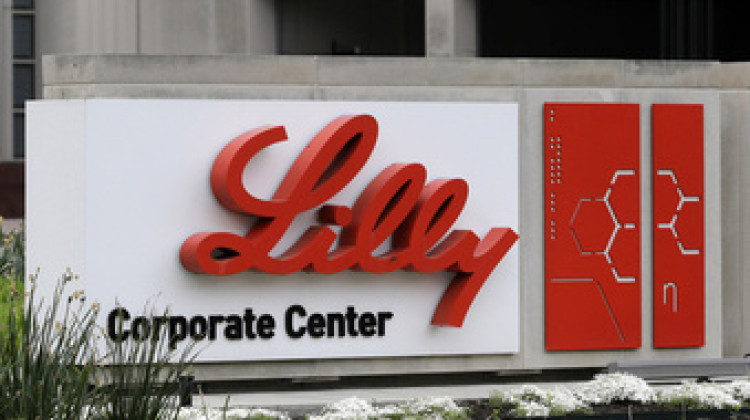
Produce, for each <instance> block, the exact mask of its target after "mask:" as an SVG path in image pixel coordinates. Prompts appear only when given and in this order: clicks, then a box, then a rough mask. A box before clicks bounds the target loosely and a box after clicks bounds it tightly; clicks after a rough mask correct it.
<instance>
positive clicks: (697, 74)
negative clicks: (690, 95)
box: [42, 55, 750, 88]
mask: <svg viewBox="0 0 750 420" xmlns="http://www.w3.org/2000/svg"><path fill="white" fill-rule="evenodd" d="M42 67H43V79H44V84H45V86H61V85H85V84H94V85H99V84H119V85H130V84H134V85H147V84H157V85H161V84H166V85H269V86H287V85H293V86H300V85H305V86H332V87H334V86H412V87H414V86H457V87H458V86H465V87H611V88H615V87H618V88H626V87H635V88H639V87H649V88H655V87H665V88H745V87H750V71H748V70H750V63H719V62H711V61H682V62H678V61H626V60H581V59H573V60H543V59H505V58H498V59H494V58H439V57H333V56H320V57H318V56H278V55H276V56H258V55H201V56H194V55H193V56H188V55H169V56H168V55H54V56H45V57H44V58H43V60H42Z"/></svg>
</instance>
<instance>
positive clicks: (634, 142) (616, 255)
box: [544, 103, 641, 350]
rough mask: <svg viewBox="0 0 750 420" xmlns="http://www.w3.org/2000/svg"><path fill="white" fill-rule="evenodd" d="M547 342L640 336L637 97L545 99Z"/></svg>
mask: <svg viewBox="0 0 750 420" xmlns="http://www.w3.org/2000/svg"><path fill="white" fill-rule="evenodd" d="M544 151H545V152H544V166H545V177H544V183H545V191H544V197H545V211H544V214H545V241H544V244H545V246H544V250H545V269H546V272H545V325H546V328H545V332H546V348H547V350H586V349H622V348H637V347H640V345H641V271H640V267H641V258H640V255H641V248H640V241H641V223H640V172H639V162H640V158H639V108H638V105H637V104H567V103H547V104H545V105H544Z"/></svg>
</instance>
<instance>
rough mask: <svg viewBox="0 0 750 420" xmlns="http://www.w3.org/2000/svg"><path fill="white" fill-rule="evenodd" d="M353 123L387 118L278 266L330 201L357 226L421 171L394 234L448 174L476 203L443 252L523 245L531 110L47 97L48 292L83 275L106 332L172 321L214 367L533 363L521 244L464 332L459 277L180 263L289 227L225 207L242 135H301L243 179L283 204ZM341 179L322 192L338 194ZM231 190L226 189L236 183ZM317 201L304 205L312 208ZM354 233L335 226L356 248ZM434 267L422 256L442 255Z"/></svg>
mask: <svg viewBox="0 0 750 420" xmlns="http://www.w3.org/2000/svg"><path fill="white" fill-rule="evenodd" d="M345 115H351V116H354V115H367V116H371V117H366V118H367V119H368V121H370V122H373V121H374V122H375V123H376V124H377V134H376V137H374V139H375V143H374V148H373V149H372V151H371V154H370V155H369V156H364V160H363V161H362V162H363V163H362V167H361V169H360V170H358V171H354V173H353V176H352V177H351V179H348V178H347V179H346V181H347V182H344V183H343V184H342V185H341V188H340V189H338V188H337V189H336V191H332V193H331V194H332V195H330V197H328V196H326V197H323V198H324V199H325V203H313V205H314V206H315V208H311V209H309V210H304V211H301V212H299V214H297V215H296V216H294V217H293V219H291V220H292V221H291V222H290V226H289V227H288V229H285V230H284V233H283V237H281V238H280V239H279V240H278V242H276V243H274V244H273V249H272V250H270V251H269V252H267V253H266V254H267V255H266V256H268V257H269V258H271V259H274V258H279V259H281V258H283V255H282V254H283V253H284V252H285V251H287V250H288V249H289V248H290V247H292V246H293V245H294V244H295V243H298V242H299V241H300V237H301V236H302V235H303V233H304V232H305V231H306V229H308V228H310V227H312V226H319V225H321V223H323V222H321V221H320V220H317V219H316V212H317V211H318V209H319V208H320V207H321V206H322V205H323V204H329V205H332V206H339V207H331V209H335V208H338V209H341V208H342V207H341V206H345V207H347V208H348V209H352V208H354V210H353V213H354V216H353V217H354V219H355V221H356V220H357V217H358V216H357V214H358V213H357V212H358V211H359V210H357V205H356V203H357V202H359V201H358V200H360V199H361V196H363V195H367V194H365V193H364V191H365V190H368V188H374V187H372V186H371V185H373V184H378V181H377V180H379V179H380V180H382V179H384V178H382V176H383V173H384V170H385V169H386V168H389V167H391V165H393V164H419V165H421V167H423V168H424V170H426V177H425V179H424V180H421V179H418V177H417V178H408V177H407V178H408V179H407V178H404V179H406V181H404V182H402V184H398V185H400V186H401V188H397V191H394V192H393V194H391V195H390V196H388V197H387V198H388V200H385V201H383V203H385V204H384V207H383V208H382V209H381V211H380V213H378V214H380V217H379V218H378V220H377V221H375V222H373V226H378V224H379V223H381V222H383V224H385V223H386V222H384V220H386V221H387V220H388V218H389V217H390V216H388V215H387V214H388V213H389V212H391V211H392V212H393V213H394V214H395V213H396V212H397V211H398V201H399V200H400V199H402V198H404V197H406V196H408V195H409V194H410V192H409V191H411V188H416V190H414V191H416V192H419V191H423V192H424V191H427V190H428V189H429V187H424V185H425V184H426V183H427V184H428V185H437V184H439V183H440V182H437V183H434V184H429V183H431V182H432V181H435V180H437V179H462V180H465V181H466V182H465V184H467V185H468V198H467V200H466V204H465V207H464V208H463V210H462V211H461V212H460V215H458V216H457V219H456V220H455V222H454V223H452V225H451V226H449V229H448V230H447V233H446V235H444V237H443V239H442V241H443V242H446V243H448V242H450V240H449V239H450V238H448V239H446V236H447V235H450V232H453V231H471V232H473V233H474V234H475V235H476V237H478V239H479V240H483V239H487V241H486V242H487V243H490V242H491V241H490V240H491V239H492V238H490V236H492V235H490V233H492V232H495V231H492V232H491V229H493V228H509V229H512V230H513V231H515V232H518V207H519V191H518V184H519V183H518V131H517V130H518V128H517V127H518V110H517V105H515V104H478V103H471V104H466V103H384V102H372V103H371V102H289V101H199V100H74V101H40V102H34V103H31V104H30V105H29V108H28V122H27V124H28V131H27V133H28V134H27V156H28V157H27V206H26V209H27V241H28V262H27V266H28V269H29V271H35V270H36V269H37V268H39V269H40V270H41V275H40V282H41V285H42V286H43V289H47V290H50V289H51V287H52V285H54V282H55V279H56V277H57V276H58V275H59V274H60V273H62V272H63V271H64V270H65V268H66V267H70V268H71V269H72V270H73V271H74V272H76V273H80V275H81V278H82V283H83V287H84V288H85V291H86V294H87V296H88V298H89V300H90V301H96V302H99V303H100V305H101V315H100V320H99V322H100V323H101V325H102V326H103V327H104V328H105V329H107V330H108V331H109V333H110V334H114V337H116V338H117V339H133V336H135V337H136V338H137V337H139V336H145V335H146V334H147V330H148V327H149V326H153V324H154V323H155V322H161V323H164V324H166V325H169V328H171V330H170V332H171V335H172V337H173V339H174V340H175V342H176V343H179V342H182V341H185V340H189V339H191V338H190V337H200V338H202V339H203V340H202V342H203V343H206V344H207V347H206V348H205V349H204V350H203V351H202V353H201V354H200V358H199V360H203V361H233V360H263V359H292V358H337V357H380V356H407V355H447V354H499V353H514V352H518V351H519V335H520V333H519V328H520V321H519V247H518V245H517V243H516V244H514V245H512V246H511V247H510V250H509V251H508V252H507V254H505V255H504V257H502V259H500V260H499V262H498V263H497V264H494V263H493V265H492V266H491V267H490V269H491V272H490V274H489V275H487V276H486V282H484V283H483V284H482V283H481V282H479V286H481V287H480V288H479V290H478V292H476V296H475V297H474V294H473V293H469V295H470V298H469V301H470V302H469V303H470V306H469V307H468V311H466V313H465V318H462V319H461V320H462V322H461V323H460V324H461V326H460V327H458V326H445V325H435V324H440V323H441V322H433V316H435V317H436V318H435V319H438V317H437V315H435V313H436V308H437V307H438V305H439V304H440V305H445V307H446V308H448V309H446V311H447V312H446V313H448V312H451V311H452V312H451V313H455V310H454V309H451V308H454V307H455V306H456V305H458V306H460V305H461V304H462V302H463V303H466V299H467V298H466V296H465V292H466V290H464V289H461V292H460V293H458V292H456V293H455V294H454V296H452V297H454V298H455V299H454V300H455V301H454V300H451V299H450V298H444V297H443V296H444V294H445V293H446V289H447V288H448V285H449V284H451V283H452V279H453V278H454V277H455V276H456V272H455V270H454V272H449V271H445V270H442V269H441V270H438V271H436V272H434V271H435V270H432V271H433V272H430V271H431V270H428V269H420V268H419V267H416V270H415V269H414V266H416V265H417V264H416V263H414V264H412V266H410V267H411V268H412V270H410V271H407V270H401V269H395V270H391V269H384V270H381V272H379V273H375V272H374V271H377V270H375V269H371V268H369V269H368V268H367V266H366V265H367V264H364V263H363V264H360V265H361V267H359V268H363V269H362V270H360V271H355V270H350V269H342V270H335V271H334V272H333V273H331V274H323V273H321V271H324V270H321V269H320V267H319V266H317V265H314V264H312V263H313V261H312V259H311V261H310V263H311V264H309V265H308V266H307V268H308V270H307V271H299V270H296V269H295V270H293V272H291V273H290V274H286V275H277V274H271V273H269V271H272V270H270V269H264V268H262V267H261V269H258V266H255V267H254V268H255V269H254V270H251V271H246V270H245V268H242V269H240V270H238V272H237V273H235V274H231V275H215V274H212V273H208V274H206V273H196V272H193V271H196V270H190V269H188V268H186V263H185V261H181V258H180V250H181V248H183V246H184V244H185V243H186V241H187V240H188V238H191V237H192V236H193V235H195V234H197V233H201V232H205V233H206V234H207V235H209V236H208V237H210V238H214V236H210V235H212V234H215V233H220V232H225V233H227V235H229V236H231V237H232V238H238V239H237V240H238V241H240V242H241V243H245V242H242V241H245V239H243V238H244V236H245V235H246V234H247V233H248V230H249V229H251V228H253V229H261V227H259V226H261V225H262V223H264V220H265V222H269V221H273V220H274V219H273V218H269V217H268V216H267V215H266V217H265V219H264V220H260V218H259V217H257V216H253V215H250V214H242V212H241V211H239V212H238V211H236V209H235V211H230V209H228V208H227V205H226V203H222V202H221V201H220V200H219V198H218V197H217V193H216V191H215V190H216V188H217V187H216V185H214V186H213V189H212V183H211V182H212V181H211V171H212V167H214V166H215V164H216V162H217V156H219V155H220V153H225V152H222V150H226V149H225V147H227V145H228V144H230V142H232V140H233V139H236V138H238V136H241V135H242V134H243V133H246V132H248V131H249V130H254V129H258V128H260V127H264V126H281V127H284V128H285V130H286V131H285V133H286V137H287V139H286V140H283V139H275V140H274V141H273V142H271V143H272V144H271V143H269V144H266V145H264V146H263V147H258V148H257V150H256V151H255V153H254V154H253V155H252V159H248V160H247V164H246V165H244V164H243V166H244V170H243V171H242V172H241V178H242V179H241V184H240V185H241V187H242V188H243V191H244V192H243V194H244V193H246V194H247V195H249V196H252V197H255V198H257V199H258V200H259V201H263V202H265V203H268V200H270V199H271V198H273V197H274V196H275V194H276V198H278V195H279V194H281V193H279V191H277V188H279V185H280V184H281V183H282V179H285V177H287V176H288V174H287V172H288V171H289V170H290V168H291V167H292V166H293V164H294V162H295V160H296V159H297V158H298V156H300V155H301V154H303V155H305V156H313V155H314V153H313V152H311V151H310V150H308V149H311V148H312V149H314V148H315V147H314V145H313V144H312V143H311V140H312V139H314V138H316V135H318V137H317V138H320V137H321V136H323V137H325V133H326V132H325V131H322V130H324V129H328V130H333V129H334V128H335V127H333V128H331V127H332V126H333V125H334V123H335V122H336V121H341V120H337V118H339V117H341V116H345ZM363 118H365V117H363ZM368 124H369V123H368ZM326 127H328V128H326ZM261 131H262V130H261ZM334 131H335V130H334ZM255 133H258V131H256V132H255ZM319 133H322V134H319ZM339 133H341V132H339ZM251 134H252V133H251ZM360 135H362V133H360ZM329 137H331V136H329ZM334 137H335V136H334ZM364 137H366V136H365V135H362V138H364ZM249 138H250V140H248V141H253V142H256V141H261V140H262V139H261V137H259V136H257V135H256V136H255V137H253V136H252V135H250V137H249ZM276 140H278V141H276ZM364 141H365V140H361V141H360V142H359V143H357V142H355V141H350V142H349V143H346V145H345V146H343V147H342V148H340V149H341V150H340V151H339V153H338V154H337V155H336V157H335V158H333V159H329V160H328V161H327V162H329V163H326V165H328V166H329V169H330V168H333V169H336V166H337V165H339V166H341V165H342V164H343V165H345V164H346V162H347V161H348V159H350V158H352V156H354V155H356V154H357V153H359V152H358V151H356V150H355V151H351V150H349V149H357V148H358V147H359V146H358V145H360V144H362V142H364ZM308 143H310V146H309V147H308V149H306V146H307V145H308ZM305 150H307V151H305ZM230 152H231V150H230ZM230 152H226V153H230ZM349 152H351V153H349ZM321 153H323V152H321ZM347 153H349V154H347ZM230 154H231V153H230ZM316 156H318V157H320V156H319V155H316ZM352 159H353V158H352ZM342 162H344V163H342ZM295 165H297V164H295ZM417 166H418V165H417ZM403 167H409V168H411V169H414V168H416V166H415V165H411V166H410V165H401V166H398V167H391V169H389V171H394V173H398V174H400V173H401V172H398V171H397V169H398V168H403ZM417 169H418V168H417ZM417 169H415V170H417ZM331 170H332V169H331ZM328 172H330V171H329V170H327V172H326V173H325V174H324V175H321V176H320V177H319V178H320V179H318V181H316V183H315V184H314V186H313V187H311V188H312V189H314V188H318V187H320V186H321V185H322V184H325V182H326V180H327V179H329V178H330V177H329V176H328V175H330V174H328ZM417 172H418V170H417ZM414 173H416V172H414ZM333 176H335V175H331V177H333ZM378 177H381V178H378ZM217 179H219V181H216V182H218V183H221V182H220V181H222V180H223V182H227V179H228V178H221V176H218V178H217ZM301 179H304V177H302V178H301ZM391 179H393V178H391ZM373 180H376V181H373ZM299 182H303V181H299ZM412 184H414V185H412ZM310 185H313V184H310ZM368 186H369V187H368ZM279 189H280V188H279ZM310 194H311V195H312V192H311V193H310ZM303 195H304V194H300V193H299V191H297V192H296V193H295V194H293V196H294V197H295V199H297V198H298V197H300V196H303ZM394 197H395V198H394ZM415 197H416V196H415ZM420 197H422V196H420ZM454 199H455V197H454ZM290 200H291V199H290ZM300 200H302V199H300ZM311 200H312V199H311ZM362 200H363V199H362ZM404 200H406V199H405V198H404ZM451 200H453V199H446V200H445V203H444V204H445V205H444V206H441V208H440V209H437V208H435V209H433V213H435V214H437V216H434V219H433V220H432V221H431V222H430V226H433V225H438V224H439V219H440V218H441V217H443V216H444V214H445V213H450V209H451V208H452V207H451V205H452V204H451V205H449V204H450V203H449V201H451ZM456 200H457V199H456ZM277 201H278V200H277ZM282 201H283V200H282ZM381 201H382V200H381ZM454 201H455V200H454ZM446 209H447V210H446ZM344 210H347V209H344ZM360 210H361V209H360ZM347 211H348V210H347ZM381 213H382V214H381ZM261 216H262V215H261ZM351 217H352V212H348V213H347V212H344V217H343V218H342V219H337V220H338V221H339V222H341V220H344V219H348V218H351ZM394 217H395V216H394ZM410 217H411V216H410ZM445 217H447V216H445ZM321 220H322V219H321ZM425 220H428V219H425ZM345 221H346V220H345ZM352 223H355V222H352ZM334 224H335V223H334ZM340 224H342V225H346V223H340ZM360 224H361V223H360ZM430 228H431V227H430ZM344 229H346V228H344ZM428 229H429V228H428ZM342 230H343V229H342V228H341V227H340V226H329V227H327V228H325V232H333V233H335V234H336V235H339V236H340V235H344V234H343V233H342ZM460 235H464V234H460ZM460 235H458V236H460ZM465 235H469V234H466V233H465ZM469 236H470V235H469ZM303 239H304V238H303ZM357 241H360V242H361V240H359V239H357ZM240 242H238V243H240ZM248 243H250V241H249V240H248ZM487 243H485V242H481V243H479V244H477V243H473V247H468V248H467V247H464V248H466V249H469V251H470V252H469V253H464V254H461V256H459V257H456V264H455V266H454V267H453V268H454V269H457V270H458V271H459V272H470V271H473V270H474V269H472V268H466V267H471V265H472V263H474V262H475V260H476V259H477V258H475V257H476V255H478V254H480V253H481V252H483V251H482V249H483V248H482V247H483V246H484V245H487ZM337 246H339V247H342V245H341V244H340V243H339V244H338V245H337V244H334V245H333V246H332V247H331V248H330V249H329V250H326V249H323V250H320V251H319V252H317V253H316V255H318V257H319V258H318V259H319V260H320V259H325V258H328V256H329V255H330V254H328V253H329V252H332V250H334V249H335V248H336V247H337ZM217 248H221V247H217ZM229 248H231V247H229ZM485 248H486V247H485ZM389 249H391V245H390V239H388V240H387V241H385V243H383V244H382V245H380V246H379V247H378V249H377V250H375V251H373V252H369V251H368V255H370V256H372V255H375V256H376V257H380V256H381V254H382V253H383V252H386V251H388V250H389ZM428 249H429V248H428ZM224 251H227V250H226V249H224ZM230 251H237V250H231V249H230ZM248 252H249V251H248ZM433 252H437V250H433ZM472 252H473V253H472ZM240 254H241V253H240ZM424 254H425V252H422V254H421V255H417V256H414V255H412V257H410V258H412V259H416V258H418V257H419V258H422V259H423V260H424ZM212 255H214V254H212ZM228 255H229V258H232V257H237V255H238V254H237V253H236V252H235V253H234V254H232V253H231V252H230V253H229V254H228ZM456 255H458V254H456ZM214 257H215V258H216V259H219V258H223V257H222V256H220V255H214ZM212 258H213V257H212ZM363 258H364V257H363ZM398 258H400V257H398ZM404 258H405V257H404ZM396 259H397V258H396V257H394V259H393V260H391V262H392V261H395V260H396ZM373 261H374V260H373ZM379 261H381V262H382V261H385V259H383V258H381V259H380V260H379ZM350 265H351V264H350ZM402 265H403V264H402ZM407 265H408V264H407ZM251 266H252V263H248V267H251ZM310 268H312V270H309V269H310ZM406 268H409V267H406ZM198 271H200V270H198ZM310 271H312V272H310ZM453 283H454V286H455V285H456V284H458V283H460V282H459V281H454V282H453ZM459 289H460V288H459ZM456 302H458V303H456ZM149 305H156V308H157V309H158V308H162V309H163V308H168V314H169V316H170V317H171V318H165V319H159V320H156V321H155V320H154V319H152V318H150V317H149V315H153V313H144V312H145V311H146V308H149ZM452 305H453V306H452ZM116 308H120V311H119V312H118V311H116V310H115V309H116ZM126 312H127V314H126ZM144 316H145V317H144ZM442 323H445V322H442ZM114 324H117V328H115V329H113V328H112V326H113V325H114ZM120 324H122V325H120ZM120 327H122V328H120Z"/></svg>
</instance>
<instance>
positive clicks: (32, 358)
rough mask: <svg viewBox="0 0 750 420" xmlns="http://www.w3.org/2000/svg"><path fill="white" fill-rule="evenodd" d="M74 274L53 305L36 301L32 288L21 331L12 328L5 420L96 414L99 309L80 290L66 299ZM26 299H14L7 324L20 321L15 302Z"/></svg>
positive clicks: (1, 374)
mask: <svg viewBox="0 0 750 420" xmlns="http://www.w3.org/2000/svg"><path fill="white" fill-rule="evenodd" d="M72 278H73V276H72V273H66V275H64V276H63V280H62V281H61V282H60V283H59V284H58V286H57V287H56V289H55V292H54V295H53V297H52V300H51V302H50V304H49V305H44V304H43V303H41V302H38V301H37V300H36V296H35V288H34V287H32V290H31V292H30V295H29V300H28V304H27V305H26V309H25V311H24V312H23V316H22V319H21V321H20V324H21V328H20V330H18V329H16V328H9V329H8V330H7V331H6V336H5V337H4V339H5V341H4V342H3V346H2V348H1V349H0V418H10V419H14V418H23V419H86V418H90V417H89V411H88V410H87V406H88V405H89V404H90V403H91V401H92V396H93V392H94V391H93V389H92V387H91V386H90V382H89V379H90V378H91V375H92V372H93V370H94V368H95V363H94V360H93V358H92V355H93V354H94V351H93V348H92V334H93V331H94V325H95V320H96V310H95V309H94V308H90V307H89V308H86V307H85V305H84V302H83V299H82V298H81V297H82V295H81V294H80V293H74V294H73V295H71V296H70V297H69V298H67V299H64V298H63V289H64V286H65V284H66V283H68V282H69V281H71V280H72ZM33 282H34V279H32V284H33ZM21 297H22V295H19V294H15V295H14V296H13V297H12V298H11V305H10V306H9V307H8V308H6V310H7V320H8V324H7V325H15V324H16V323H17V321H18V313H17V311H16V309H15V306H14V305H13V303H14V302H15V301H16V299H21Z"/></svg>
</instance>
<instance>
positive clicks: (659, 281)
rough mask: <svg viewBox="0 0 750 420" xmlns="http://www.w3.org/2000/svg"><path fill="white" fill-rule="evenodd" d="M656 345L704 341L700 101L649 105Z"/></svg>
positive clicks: (678, 345)
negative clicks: (698, 102) (651, 144)
mask: <svg viewBox="0 0 750 420" xmlns="http://www.w3.org/2000/svg"><path fill="white" fill-rule="evenodd" d="M652 124H653V129H652V130H653V131H652V135H653V184H654V187H653V194H654V226H653V229H654V346H655V347H700V346H703V345H704V344H705V240H704V235H705V233H704V230H705V221H704V206H705V203H704V193H703V105H672V104H670V105H665V104H657V105H654V106H653V108H652Z"/></svg>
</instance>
